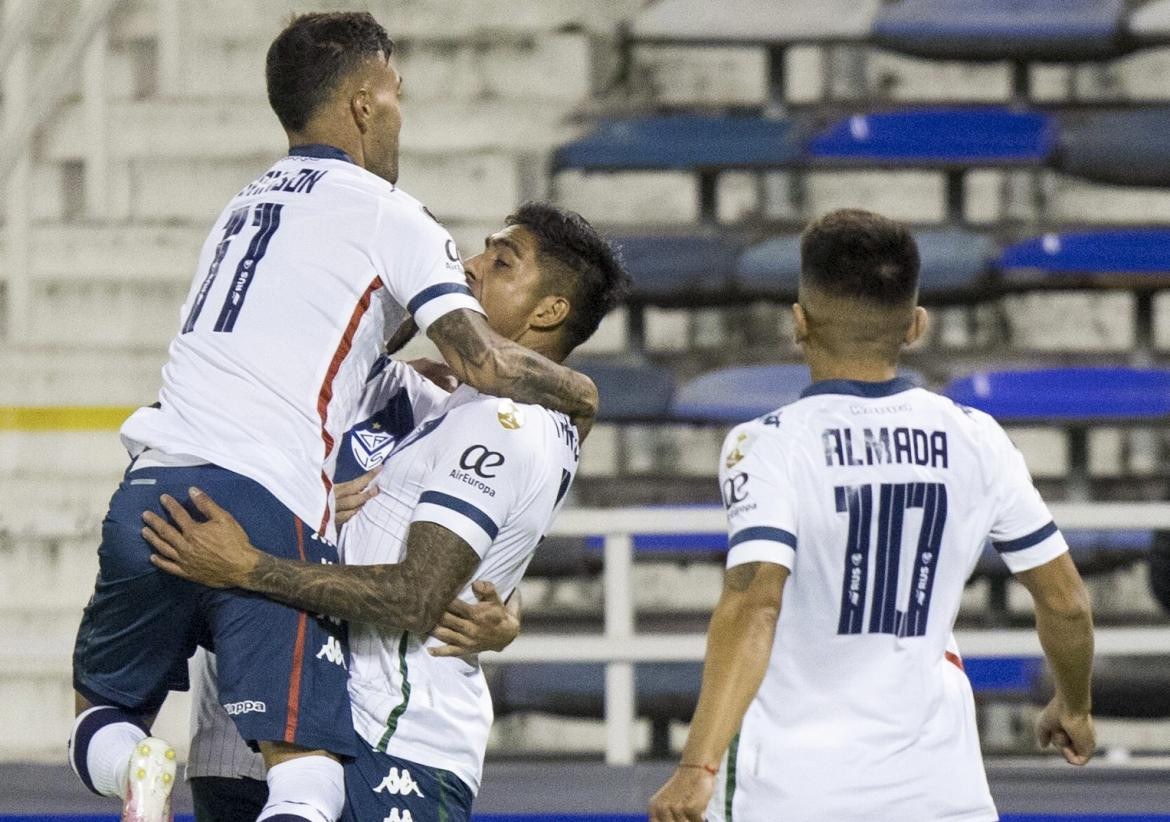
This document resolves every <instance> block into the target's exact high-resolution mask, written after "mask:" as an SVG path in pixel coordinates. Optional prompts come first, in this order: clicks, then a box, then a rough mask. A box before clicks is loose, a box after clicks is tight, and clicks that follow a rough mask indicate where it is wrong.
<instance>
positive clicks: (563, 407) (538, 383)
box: [427, 308, 598, 436]
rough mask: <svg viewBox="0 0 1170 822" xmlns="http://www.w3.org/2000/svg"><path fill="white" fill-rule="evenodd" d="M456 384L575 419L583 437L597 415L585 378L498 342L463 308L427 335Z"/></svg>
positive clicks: (476, 316) (481, 321)
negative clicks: (454, 378)
mask: <svg viewBox="0 0 1170 822" xmlns="http://www.w3.org/2000/svg"><path fill="white" fill-rule="evenodd" d="M427 336H429V337H430V338H431V340H432V341H434V343H435V345H437V346H438V347H439V351H440V352H441V353H442V355H443V359H445V360H446V361H447V364H448V365H449V366H451V370H452V371H454V372H455V374H456V376H458V377H459V379H460V381H462V382H465V383H468V384H469V385H471V386H473V387H474V388H478V389H479V390H480V391H482V392H484V393H485V394H494V395H496V396H501V397H510V398H512V399H514V400H516V401H518V402H527V403H533V404H535V405H543V406H544V407H545V408H550V409H552V410H553V411H562V412H564V413H566V414H568V415H569V416H570V417H572V418H573V421H574V422H575V423H576V424H577V428H578V430H579V431H580V433H581V434H582V436H584V434H585V433H586V431H587V430H588V428H589V427H590V425H591V424H592V421H593V417H594V416H595V415H596V414H597V402H598V399H597V386H596V385H594V384H593V381H592V380H590V379H589V378H588V377H586V376H585V375H584V374H579V373H577V372H576V371H573V370H572V369H570V368H566V367H565V366H563V365H557V364H556V363H554V362H553V361H552V360H550V359H548V358H546V357H542V356H541V355H540V354H537V353H536V352H535V351H533V350H531V349H529V348H525V347H524V346H522V345H520V344H519V343H516V342H513V341H512V340H509V339H507V338H505V337H501V336H500V335H499V334H497V333H496V332H495V331H493V330H492V329H491V327H490V326H488V324H487V320H486V319H484V317H483V315H482V314H478V313H476V312H474V311H471V310H468V309H465V308H461V309H457V310H455V311H451V312H450V313H447V314H444V315H443V316H442V317H440V318H439V319H437V320H435V322H434V323H432V324H431V326H430V328H428V329H427Z"/></svg>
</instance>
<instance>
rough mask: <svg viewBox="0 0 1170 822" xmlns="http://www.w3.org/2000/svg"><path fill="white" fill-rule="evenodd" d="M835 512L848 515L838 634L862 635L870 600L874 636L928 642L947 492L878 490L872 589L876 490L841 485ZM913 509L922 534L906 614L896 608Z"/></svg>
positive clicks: (920, 487) (909, 487)
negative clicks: (905, 534) (918, 514)
mask: <svg viewBox="0 0 1170 822" xmlns="http://www.w3.org/2000/svg"><path fill="white" fill-rule="evenodd" d="M834 491H835V493H836V497H837V511H838V512H840V513H842V514H848V515H849V537H848V545H847V546H846V550H845V579H844V582H843V584H842V589H841V618H840V621H839V622H838V624H837V633H838V634H860V633H863V624H864V618H865V605H866V597H867V596H868V597H869V598H870V599H871V604H870V609H869V628H868V633H871V634H894V635H895V636H924V635H925V634H926V618H927V614H928V612H929V610H930V593H931V590H932V589H933V587H934V574H935V570H936V569H937V568H938V549H939V546H940V545H941V544H942V535H943V526H944V525H945V524H946V520H947V489H946V486H945V485H943V484H942V483H939V482H907V483H898V484H890V483H883V484H882V485H880V486H878V494H879V501H878V508H877V545H876V548H875V550H874V552H873V570H872V577H873V585H872V589H871V586H870V576H871V572H870V567H869V555H870V546H869V543H870V534H871V531H872V527H871V524H872V520H873V516H874V510H873V491H874V486H872V485H841V486H838V487H837V488H835V489H834ZM910 508H921V509H922V528H921V529H920V530H919V533H918V545H917V551H916V552H915V554H914V566H913V570H912V571H911V575H910V597H909V603H908V604H907V606H906V608H905V610H900V609H899V608H898V607H897V601H896V600H897V597H898V578H899V576H900V575H899V573H898V569H899V566H900V564H901V560H902V526H903V522H904V514H905V512H906V511H907V510H908V509H910ZM871 590H872V593H871Z"/></svg>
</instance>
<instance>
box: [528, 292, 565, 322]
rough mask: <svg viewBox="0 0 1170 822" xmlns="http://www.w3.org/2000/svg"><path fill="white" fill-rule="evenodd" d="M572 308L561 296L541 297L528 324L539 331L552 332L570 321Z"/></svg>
mask: <svg viewBox="0 0 1170 822" xmlns="http://www.w3.org/2000/svg"><path fill="white" fill-rule="evenodd" d="M571 308H572V306H571V305H569V301H568V299H567V298H565V297H562V296H560V295H559V294H548V295H546V296H544V297H541V298H540V301H539V302H537V304H536V307H535V308H533V309H532V313H531V314H529V317H528V324H529V325H530V326H532V327H533V328H535V329H537V330H539V331H551V330H552V329H554V328H556V327H557V326H559V325H560V324H561V323H563V322H564V321H565V320H566V319H568V317H569V310H570V309H571Z"/></svg>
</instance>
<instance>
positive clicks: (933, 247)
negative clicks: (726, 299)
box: [735, 228, 996, 302]
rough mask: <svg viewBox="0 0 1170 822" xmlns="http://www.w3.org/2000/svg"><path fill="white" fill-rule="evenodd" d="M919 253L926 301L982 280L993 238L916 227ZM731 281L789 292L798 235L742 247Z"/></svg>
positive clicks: (771, 292)
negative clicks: (734, 278) (924, 229)
mask: <svg viewBox="0 0 1170 822" xmlns="http://www.w3.org/2000/svg"><path fill="white" fill-rule="evenodd" d="M914 237H915V239H916V240H917V242H918V252H919V254H920V256H921V258H922V276H921V294H922V298H923V300H925V301H927V302H931V301H940V300H946V299H948V298H950V297H954V296H960V295H963V294H970V293H971V292H972V291H974V290H975V289H977V288H978V287H979V286H980V285H982V284H983V281H984V278H985V277H986V276H987V274H988V270H989V267H990V263H991V260H992V259H994V257H995V255H996V246H995V241H994V240H992V239H991V238H990V237H987V236H985V235H982V234H975V233H972V232H970V231H964V230H963V229H960V228H943V229H933V230H927V231H916V232H914ZM735 276H736V285H737V286H738V287H739V289H740V290H742V291H744V292H746V293H748V294H751V295H757V296H761V297H773V298H790V297H792V296H794V295H795V294H796V289H797V285H798V283H799V278H800V235H798V234H789V235H785V236H782V237H773V238H772V239H770V240H766V241H764V242H762V243H759V244H758V245H754V246H752V247H751V248H749V249H747V251H745V252H744V253H743V254H742V255H741V256H740V258H739V262H738V264H737V265H736V272H735Z"/></svg>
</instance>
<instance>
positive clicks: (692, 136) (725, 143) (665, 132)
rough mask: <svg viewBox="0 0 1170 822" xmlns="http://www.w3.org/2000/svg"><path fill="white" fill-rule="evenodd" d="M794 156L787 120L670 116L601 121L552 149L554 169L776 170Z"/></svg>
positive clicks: (792, 133) (793, 137) (792, 131)
mask: <svg viewBox="0 0 1170 822" xmlns="http://www.w3.org/2000/svg"><path fill="white" fill-rule="evenodd" d="M799 156H800V142H799V140H798V139H797V136H796V133H795V127H794V126H793V125H792V123H790V122H789V121H787V120H769V119H764V118H761V117H744V116H731V115H721V116H716V115H703V114H675V115H668V116H661V117H636V118H629V119H611V120H604V121H602V122H601V123H599V124H598V125H597V127H596V128H595V129H594V130H593V131H592V132H590V133H589V134H587V135H586V136H584V137H582V138H580V139H578V140H575V141H573V142H571V143H569V144H567V145H564V146H562V147H561V148H559V149H557V151H556V153H555V154H554V156H553V169H554V170H557V171H559V170H561V169H567V168H576V169H584V170H593V171H612V170H634V169H642V170H661V169H720V168H775V167H780V166H785V165H789V164H791V163H792V162H794V161H795V160H796V159H797V158H798V157H799Z"/></svg>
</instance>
